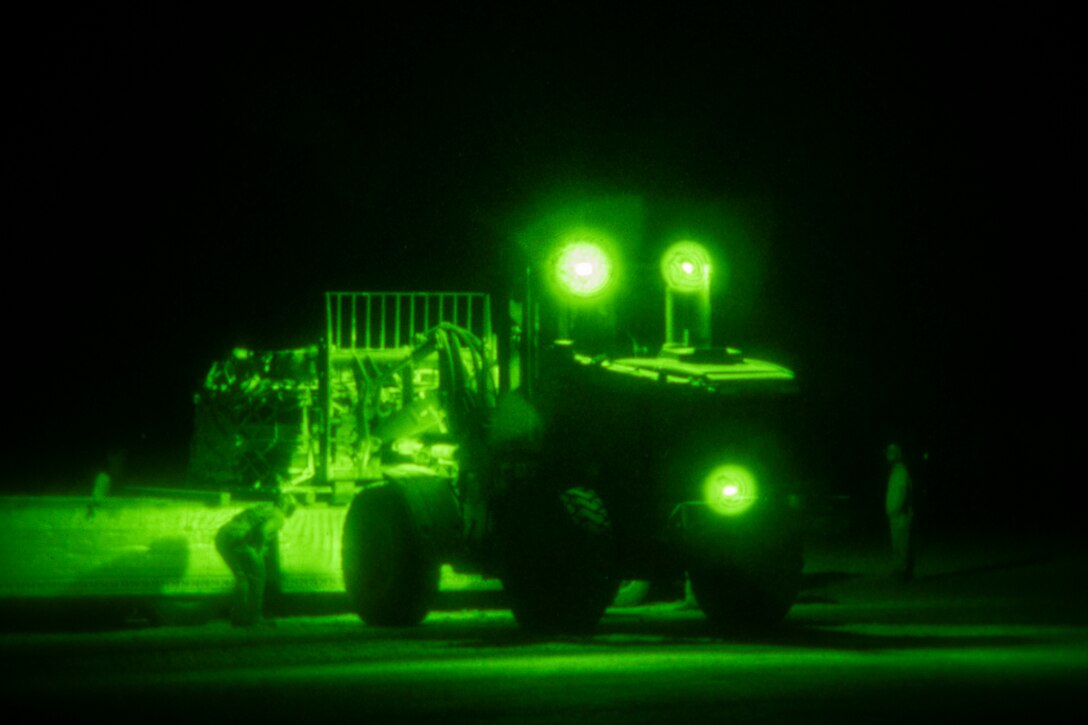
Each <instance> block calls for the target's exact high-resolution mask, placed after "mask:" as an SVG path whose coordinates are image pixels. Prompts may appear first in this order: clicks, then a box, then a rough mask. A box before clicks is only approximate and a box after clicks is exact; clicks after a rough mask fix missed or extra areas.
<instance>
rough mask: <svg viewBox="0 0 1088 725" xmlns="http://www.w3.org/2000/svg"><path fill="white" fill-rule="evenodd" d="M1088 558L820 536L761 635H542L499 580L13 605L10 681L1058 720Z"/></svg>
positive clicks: (183, 703)
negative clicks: (177, 617)
mask: <svg viewBox="0 0 1088 725" xmlns="http://www.w3.org/2000/svg"><path fill="white" fill-rule="evenodd" d="M1086 562H1088V557H1086V556H1085V549H1084V548H1083V547H1081V546H1074V545H1072V544H1069V543H1060V542H1058V541H1057V540H1056V539H1054V538H1053V537H1051V536H1032V537H1017V536H1010V535H1004V536H1001V537H992V536H991V537H989V538H987V539H982V538H980V535H976V534H970V533H968V532H962V533H960V534H957V535H955V536H945V537H940V538H939V539H932V540H930V541H928V542H925V544H924V546H923V547H922V548H921V550H920V553H919V563H918V575H919V576H918V579H917V581H915V582H914V583H913V584H911V585H909V586H904V585H900V584H897V583H895V582H894V581H893V580H891V579H890V578H889V577H888V576H887V575H886V570H887V562H886V558H885V556H884V553H883V550H882V549H881V548H880V547H879V543H878V542H876V541H869V542H868V543H866V544H863V545H858V544H848V543H846V542H844V541H841V540H839V541H836V540H834V539H830V538H825V539H822V540H814V541H812V542H811V543H810V547H809V550H808V555H807V565H806V588H805V590H804V591H803V592H802V594H801V597H800V599H799V602H798V603H797V605H796V606H795V607H794V609H793V610H792V612H791V614H790V616H789V618H788V619H787V622H786V624H785V626H784V627H782V628H781V630H779V631H777V632H775V633H772V634H768V635H763V636H760V637H755V638H747V639H735V638H734V639H729V638H722V637H721V636H719V635H717V634H715V633H714V632H713V631H712V630H710V629H709V628H708V627H707V626H706V624H705V622H704V620H703V619H702V616H701V614H700V613H699V612H698V611H696V610H693V609H690V608H687V607H685V606H683V604H682V603H679V602H659V603H654V604H651V605H646V606H640V607H632V608H625V609H613V610H610V611H609V613H608V614H607V615H606V617H605V619H604V621H602V623H601V625H600V628H599V630H598V632H597V634H595V635H594V636H590V637H555V638H546V639H541V638H534V637H530V636H527V635H525V634H523V633H522V632H520V631H519V630H518V629H517V627H516V625H515V623H514V622H513V620H512V618H511V616H510V614H509V613H508V612H507V611H505V610H502V609H490V608H477V607H481V606H484V605H487V604H488V603H489V602H491V603H494V594H484V595H482V598H480V597H477V598H475V599H469V598H465V597H464V596H461V597H460V599H454V598H449V599H447V600H446V604H447V606H458V605H466V604H470V605H472V608H467V609H456V608H455V609H447V610H445V611H439V612H435V613H433V614H432V615H431V616H430V617H429V618H428V620H427V621H426V622H425V623H424V624H423V625H422V626H420V627H417V628H412V629H401V630H397V629H394V630H389V629H375V628H369V627H366V626H364V625H362V624H361V623H360V622H359V621H358V619H356V618H355V617H354V616H352V615H349V614H335V613H334V614H324V615H322V614H318V613H317V612H316V611H314V610H312V611H310V612H299V613H297V614H296V615H295V616H285V617H282V618H280V619H279V621H278V625H277V626H276V627H275V628H272V629H265V630H259V631H242V630H235V629H231V628H230V627H229V626H227V624H226V622H224V621H223V620H221V619H215V620H212V621H210V622H207V623H205V624H202V625H199V626H160V627H150V626H147V625H146V623H138V622H132V623H130V625H129V626H128V627H127V628H121V629H114V630H107V631H98V632H58V631H52V632H50V631H38V632H32V631H29V630H27V629H25V628H24V629H22V630H20V629H19V628H18V627H17V626H16V627H12V626H10V625H12V624H13V623H12V622H9V630H10V631H9V632H8V633H7V634H4V635H2V636H0V652H2V653H3V661H4V662H5V669H6V672H5V677H4V679H3V683H4V684H3V689H4V691H5V698H6V699H7V700H8V701H9V702H12V703H23V704H31V705H33V706H34V707H36V708H38V709H39V711H42V710H43V709H44V710H45V711H48V712H54V711H59V710H62V709H63V710H69V709H75V710H77V711H80V710H81V708H84V707H92V708H93V709H94V710H95V711H97V712H100V713H103V712H109V713H114V714H117V715H120V716H122V717H137V718H140V719H143V718H145V717H148V716H150V719H151V720H154V721H161V720H162V719H174V718H175V717H176V718H178V719H197V720H206V719H219V718H223V719H236V718H237V717H240V716H242V715H243V714H245V716H246V717H247V718H248V717H251V716H255V715H263V716H266V717H267V718H268V719H271V720H273V721H279V720H281V719H282V720H289V721H293V722H298V721H305V722H310V721H314V720H318V721H354V720H355V719H356V717H360V718H361V717H363V716H365V715H373V716H376V717H380V718H381V719H383V720H385V719H409V720H415V719H427V720H431V719H433V718H436V717H438V718H441V719H443V720H444V721H447V720H451V719H452V720H461V721H463V720H471V721H480V720H486V721H502V722H560V721H562V722H566V721H570V720H576V721H600V722H604V721H607V722H612V721H623V722H632V721H634V722H653V721H660V720H665V719H672V718H674V717H677V716H681V715H682V716H684V717H696V716H704V717H714V718H715V719H721V720H722V721H738V720H740V721H762V720H769V721H784V720H785V721H789V720H794V719H797V718H802V717H803V718H804V719H806V720H807V721H811V720H817V721H824V720H828V721H829V720H836V721H837V720H841V719H842V718H844V717H850V718H865V719H878V718H879V719H881V720H889V719H890V720H892V721H914V722H916V721H917V720H918V719H920V718H926V719H935V718H936V719H945V717H946V716H947V717H952V716H955V717H963V718H970V719H972V720H974V719H978V718H980V717H998V718H1001V719H1006V718H1007V717H1009V716H1012V715H1013V714H1016V715H1018V716H1023V715H1032V716H1037V717H1040V718H1046V719H1053V718H1056V717H1057V718H1060V717H1063V716H1064V714H1065V708H1067V707H1068V706H1070V705H1071V704H1072V702H1073V701H1074V699H1075V696H1076V695H1077V694H1078V693H1079V690H1080V688H1081V687H1082V683H1083V682H1084V681H1086V680H1088V614H1086V612H1088V597H1086V596H1085V589H1086V587H1085V585H1084V584H1083V582H1084V576H1085V574H1086V572H1088V566H1086ZM489 598H490V599H489ZM295 609H296V610H298V609H299V607H298V606H297V603H296V606H295ZM334 609H335V608H334ZM102 708H105V709H104V710H103V709H102ZM43 714H45V713H44V712H43Z"/></svg>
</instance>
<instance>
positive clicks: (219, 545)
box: [215, 494, 295, 627]
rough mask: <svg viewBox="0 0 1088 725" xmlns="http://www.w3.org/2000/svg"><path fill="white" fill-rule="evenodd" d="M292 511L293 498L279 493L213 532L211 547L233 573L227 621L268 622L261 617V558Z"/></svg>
mask: <svg viewBox="0 0 1088 725" xmlns="http://www.w3.org/2000/svg"><path fill="white" fill-rule="evenodd" d="M294 511H295V500H294V498H293V497H292V496H291V495H290V494H279V495H277V496H276V499H275V501H273V502H272V503H270V504H263V505H260V506H255V507H253V508H249V509H246V510H245V511H242V512H241V513H240V514H238V515H237V516H235V517H234V518H232V519H231V520H230V521H228V522H227V523H225V524H223V526H222V527H221V528H220V529H219V531H218V532H217V533H216V535H215V548H216V549H217V550H218V551H219V555H220V556H222V557H223V561H225V562H226V564H227V566H228V567H230V571H231V573H232V574H234V599H233V602H232V606H231V624H233V625H234V626H235V627H253V626H256V625H271V624H272V623H271V622H270V621H269V620H266V619H265V618H264V589H265V580H266V572H265V558H266V555H267V554H268V548H269V546H270V545H271V544H272V542H273V541H275V538H276V534H277V533H279V531H280V529H282V528H283V525H284V523H285V521H286V520H287V518H288V517H289V516H290V515H291V514H292V513H294Z"/></svg>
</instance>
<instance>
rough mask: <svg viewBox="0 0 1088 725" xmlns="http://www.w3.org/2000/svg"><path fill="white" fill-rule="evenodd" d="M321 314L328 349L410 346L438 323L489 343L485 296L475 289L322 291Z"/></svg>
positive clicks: (488, 297)
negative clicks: (444, 323)
mask: <svg viewBox="0 0 1088 725" xmlns="http://www.w3.org/2000/svg"><path fill="white" fill-rule="evenodd" d="M325 313H326V314H325V319H326V320H327V323H328V329H327V337H326V338H325V339H326V340H327V342H328V345H329V348H330V349H333V350H354V349H359V348H366V349H390V348H398V347H405V346H411V345H412V344H413V341H414V339H415V336H416V335H417V334H419V333H421V332H424V331H426V330H429V329H430V328H432V327H434V326H435V325H438V324H439V323H443V322H446V323H452V324H454V325H458V326H460V327H463V328H465V329H467V330H468V331H469V332H471V333H472V334H474V335H476V336H477V337H479V338H480V339H481V340H483V341H484V342H485V344H489V343H490V341H491V299H490V296H489V295H487V294H483V293H479V292H327V293H326V294H325Z"/></svg>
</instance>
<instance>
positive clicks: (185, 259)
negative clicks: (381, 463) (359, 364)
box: [3, 2, 1084, 524]
mask: <svg viewBox="0 0 1088 725" xmlns="http://www.w3.org/2000/svg"><path fill="white" fill-rule="evenodd" d="M706 5H707V7H704V6H703V5H702V4H698V5H688V4H685V3H667V4H661V5H659V6H657V7H656V8H654V9H644V10H637V11H636V10H634V9H632V6H630V5H629V4H621V3H615V4H610V3H609V4H594V5H592V7H591V8H589V9H585V8H582V9H570V10H562V11H559V10H555V9H548V8H547V7H543V6H542V7H534V6H524V5H522V6H519V8H518V9H517V10H511V9H510V8H507V7H506V6H505V5H504V4H498V3H496V4H489V3H460V4H457V5H455V6H452V7H447V8H444V9H433V8H430V7H426V8H425V7H424V6H422V5H420V6H418V7H416V6H411V7H409V8H407V9H403V10H400V11H397V12H396V13H393V12H391V11H388V10H382V11H380V12H379V11H374V12H373V13H370V12H363V11H356V12H354V13H338V14H335V15H332V14H328V15H322V14H318V13H314V12H294V13H291V14H287V13H282V12H281V13H271V12H269V11H267V10H264V11H257V10H253V11H251V12H249V13H243V12H242V11H237V10H236V11H231V12H230V13H228V14H226V15H224V14H222V13H221V12H210V11H209V12H206V13H202V12H196V11H193V10H190V9H187V8H183V7H182V6H176V7H165V8H163V7H157V8H154V9H152V8H135V7H132V8H117V7H105V8H97V9H94V10H81V11H68V12H61V11H59V10H58V11H56V12H55V13H49V12H42V13H39V14H38V15H37V16H36V17H32V18H25V19H24V20H22V21H21V22H20V23H16V24H13V25H12V27H11V29H10V30H9V32H10V33H12V35H13V36H15V37H13V41H14V42H12V43H10V44H9V47H10V48H11V49H12V50H11V51H10V52H9V54H8V58H7V64H6V65H7V70H8V75H9V82H8V84H7V85H8V92H7V96H8V98H9V100H11V101H13V103H12V104H11V106H10V110H9V114H8V115H9V120H12V121H13V122H14V123H13V124H12V125H11V126H10V129H9V133H8V134H7V139H6V141H5V156H6V157H7V160H8V164H7V166H8V169H9V172H10V173H11V174H12V178H13V179H14V181H15V182H16V183H15V186H16V187H17V189H18V190H17V192H16V193H15V194H14V195H11V196H9V202H11V203H12V206H11V212H10V213H9V215H8V224H7V225H6V226H7V229H8V234H7V235H5V236H6V238H7V242H8V244H7V254H8V264H7V265H6V266H7V271H8V275H7V277H8V284H7V285H5V286H4V287H5V289H4V293H3V294H4V305H5V309H6V311H7V319H8V322H9V330H8V335H7V339H8V340H9V344H8V346H7V348H6V355H5V358H6V360H7V363H6V367H7V369H8V375H7V378H8V385H9V391H10V393H11V394H12V396H13V398H14V402H15V405H14V407H13V408H9V411H10V414H9V423H10V424H11V428H12V429H13V430H12V431H11V432H10V433H8V434H6V436H5V438H6V443H7V445H6V446H5V448H6V449H7V450H6V451H5V453H6V455H5V467H4V470H3V485H4V487H5V490H9V491H13V492H15V491H20V492H26V491H62V490H71V491H83V490H86V491H89V486H90V480H91V476H92V475H93V472H94V471H95V470H97V469H98V468H100V467H101V466H102V463H103V458H104V456H105V453H106V451H107V450H108V449H110V448H111V447H114V446H118V445H124V446H128V447H129V448H131V449H132V450H133V457H132V466H133V475H137V473H141V474H143V475H145V476H148V477H155V478H156V479H157V480H160V481H170V480H175V481H177V480H181V478H182V477H183V475H184V473H183V471H184V462H185V456H186V453H187V446H188V439H189V435H190V433H191V428H192V417H191V416H192V394H193V392H194V390H195V389H196V387H197V385H198V384H199V383H200V381H201V380H202V378H203V375H204V374H205V372H206V371H207V368H208V366H209V365H210V363H211V361H212V360H214V359H217V358H221V357H223V356H224V355H226V354H227V352H228V351H229V350H230V348H231V347H233V346H235V345H249V346H253V347H257V348H278V347H290V346H300V345H304V344H310V343H313V342H316V339H317V336H318V335H319V334H320V330H321V325H322V317H321V313H322V297H321V295H322V293H323V292H324V291H325V290H329V289H351V290H394V289H406V290H411V289H417V290H422V289H449V290H456V289H481V290H486V289H489V288H490V287H491V286H492V285H493V284H494V282H495V281H496V278H497V277H499V276H500V275H501V270H500V269H497V268H496V264H495V263H494V260H495V259H497V258H498V255H499V253H500V252H501V251H502V249H503V248H504V245H509V244H510V243H511V241H510V240H511V239H512V237H513V234H514V232H515V231H516V230H515V229H514V226H515V224H516V221H515V220H518V219H525V218H527V216H528V215H530V214H531V210H533V209H535V208H538V207H539V205H540V204H541V201H540V200H541V199H544V198H547V197H548V196H549V195H553V194H554V193H556V191H557V190H561V191H562V193H564V194H567V195H568V196H570V195H573V196H577V195H578V194H584V195H586V196H587V197H589V196H593V195H604V196H607V195H615V194H619V195H636V196H639V197H641V198H642V199H643V201H644V203H645V205H646V208H647V209H648V210H650V211H649V213H650V214H653V213H654V210H655V209H667V208H676V207H677V206H680V207H682V206H684V205H685V204H690V205H692V206H693V207H695V208H699V209H702V210H706V209H717V208H721V209H725V210H728V211H726V212H723V213H724V214H726V215H727V216H728V215H734V216H735V217H737V218H739V219H740V223H741V224H743V225H744V226H745V227H746V228H747V229H749V231H750V239H749V242H748V244H747V246H746V247H745V249H744V250H736V251H735V252H734V251H730V250H727V251H726V252H725V254H726V256H729V255H730V254H734V257H733V259H734V268H733V269H732V274H733V276H734V279H736V280H743V281H741V282H739V283H738V287H737V289H738V290H740V291H739V292H738V293H737V296H736V298H735V299H734V303H733V304H732V306H730V305H729V304H728V303H727V304H726V305H725V306H724V311H722V312H721V313H720V314H719V315H718V318H717V320H718V323H719V325H720V327H721V328H722V329H725V330H727V331H728V333H729V335H728V336H729V340H728V341H729V342H730V344H738V345H740V346H742V347H744V348H745V349H746V350H749V351H751V352H759V353H767V354H773V355H775V356H776V357H777V359H781V360H783V361H784V362H786V363H788V364H790V365H791V366H793V367H794V368H795V369H796V370H797V371H798V374H799V378H800V380H801V381H802V384H803V385H804V388H805V394H806V399H807V401H808V402H809V404H810V405H809V408H808V412H807V413H806V418H805V427H806V430H807V431H808V433H807V438H806V439H805V440H806V443H805V446H806V448H807V451H806V452H807V454H808V459H809V461H810V470H809V472H808V476H809V477H810V479H811V482H812V485H814V486H816V487H817V488H818V489H819V490H823V491H826V492H843V493H849V494H853V495H855V497H858V498H859V499H861V500H866V501H873V502H876V505H879V496H880V494H881V487H882V483H883V478H884V475H885V473H884V468H883V464H882V458H881V455H882V453H881V452H882V445H883V443H884V442H886V441H887V440H888V439H889V438H890V437H893V436H894V437H897V438H900V439H902V440H904V441H906V442H907V444H908V445H909V446H911V450H912V453H913V454H914V455H915V456H919V455H920V453H921V452H922V451H923V450H924V451H928V452H929V453H930V460H929V464H928V466H927V468H928V472H927V475H926V478H927V481H928V483H927V487H928V488H929V490H930V496H931V499H932V501H933V502H934V503H935V505H934V506H933V508H934V510H938V509H939V510H941V511H943V512H944V515H946V516H950V515H952V513H954V515H955V516H960V515H964V514H966V513H976V514H987V515H988V514H990V513H994V514H999V515H1001V516H1002V517H1005V519H1006V520H1008V521H1010V522H1012V523H1014V524H1015V523H1022V522H1027V521H1030V522H1033V523H1043V524H1046V523H1048V522H1049V521H1051V520H1052V519H1053V517H1054V516H1056V515H1058V513H1060V512H1061V511H1067V510H1068V507H1066V506H1064V505H1063V503H1062V502H1063V500H1066V499H1065V498H1063V497H1066V496H1067V495H1068V494H1067V491H1070V490H1071V489H1068V488H1067V487H1066V479H1067V476H1066V474H1065V465H1066V462H1067V460H1068V459H1069V456H1068V455H1067V453H1069V452H1071V451H1070V449H1071V448H1072V447H1073V446H1074V445H1075V441H1074V439H1073V437H1072V435H1071V433H1070V431H1071V430H1072V427H1071V426H1069V425H1067V424H1066V423H1064V422H1062V420H1061V418H1060V416H1056V415H1051V414H1050V412H1049V411H1050V408H1051V405H1052V404H1053V403H1054V402H1055V401H1059V402H1060V401H1062V400H1065V403H1064V405H1061V407H1064V408H1070V407H1075V406H1076V404H1075V403H1073V396H1072V393H1070V392H1068V391H1069V389H1070V386H1071V385H1073V384H1074V381H1075V379H1076V377H1077V376H1076V374H1075V373H1074V368H1073V365H1072V364H1071V363H1073V362H1075V358H1074V357H1073V353H1072V352H1071V350H1072V347H1071V340H1072V339H1073V338H1074V337H1075V334H1076V333H1077V332H1079V329H1078V328H1075V327H1072V326H1071V324H1070V323H1067V322H1066V321H1065V320H1066V315H1065V314H1064V313H1063V310H1066V309H1069V307H1070V306H1071V305H1073V304H1074V300H1075V299H1076V294H1075V291H1074V290H1075V283H1074V277H1073V274H1074V272H1073V271H1072V268H1071V266H1070V264H1069V263H1067V262H1065V261H1063V250H1064V249H1066V248H1068V247H1069V246H1071V245H1074V244H1075V243H1076V241H1078V240H1077V239H1076V237H1075V236H1074V235H1073V230H1074V227H1073V225H1072V224H1070V223H1069V222H1068V220H1069V219H1071V218H1072V213H1071V212H1072V210H1073V209H1075V208H1077V207H1076V206H1075V205H1076V204H1077V202H1079V201H1080V196H1079V190H1078V185H1077V183H1075V179H1076V178H1077V176H1076V172H1077V171H1079V169H1080V167H1081V164H1080V163H1079V161H1078V157H1079V147H1080V141H1079V138H1076V137H1075V132H1076V131H1078V130H1079V129H1080V128H1081V127H1083V116H1082V114H1081V111H1080V109H1079V104H1078V97H1079V96H1083V88H1084V84H1083V78H1082V76H1081V74H1080V73H1079V72H1078V71H1077V69H1076V63H1075V58H1074V48H1073V42H1072V40H1071V39H1070V38H1069V33H1070V30H1069V28H1070V27H1071V26H1072V22H1071V20H1070V19H1069V18H1068V17H1065V16H1064V14H1063V13H1060V12H1058V11H1057V10H1054V9H1052V8H1050V7H1049V6H1048V5H1043V4H1039V3H1032V4H1030V5H1028V4H1025V5H1023V6H1020V5H1012V4H998V5H996V6H987V7H986V9H984V10H978V11H973V12H969V11H967V10H966V9H960V10H951V11H950V10H949V9H948V8H947V7H945V6H944V4H940V5H933V6H927V5H925V4H922V5H919V4H915V3H901V4H869V3H865V4H861V3H859V4H849V5H839V4H832V5H830V6H828V5H826V4H823V3H820V4H815V3H813V4H803V3H784V4H775V5H773V6H772V7H767V6H766V4H764V3H755V2H751V3H748V2H741V3H722V4H713V5H711V4H706ZM727 294H728V293H727Z"/></svg>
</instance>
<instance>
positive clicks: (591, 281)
mask: <svg viewBox="0 0 1088 725" xmlns="http://www.w3.org/2000/svg"><path fill="white" fill-rule="evenodd" d="M554 269H555V278H556V281H557V282H558V283H559V287H560V289H562V290H563V291H564V292H566V293H568V294H570V295H573V296H574V297H579V298H590V297H596V296H598V295H600V294H601V293H602V292H604V291H605V290H606V289H607V288H608V287H609V285H610V284H611V283H612V280H613V265H612V260H611V259H609V256H608V254H607V253H606V252H605V251H604V249H603V248H602V247H601V246H600V245H598V244H595V243H593V242H585V241H580V242H572V243H570V244H567V245H565V246H564V247H562V248H561V249H560V250H559V253H558V254H557V255H556V258H555V267H554Z"/></svg>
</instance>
